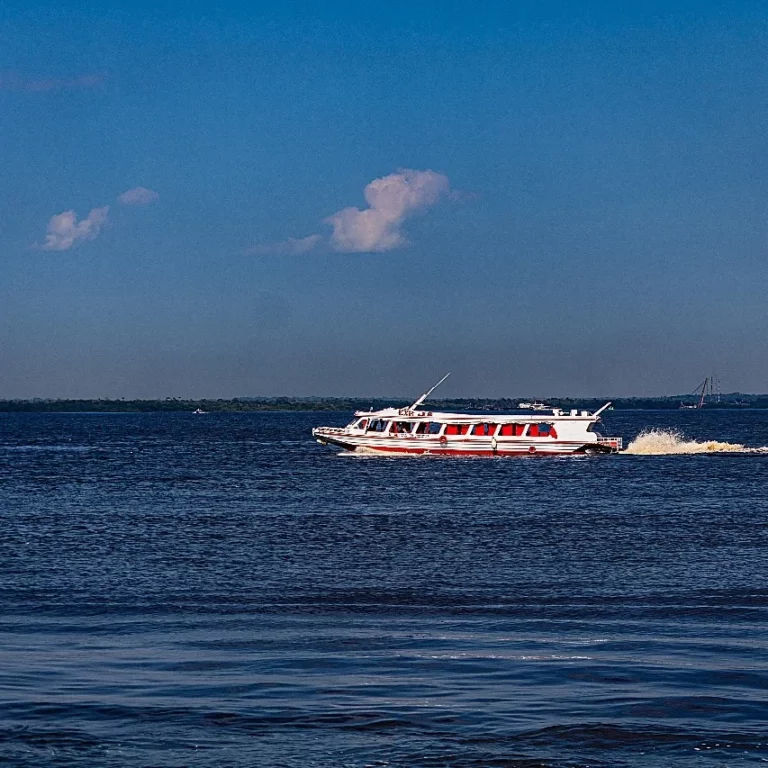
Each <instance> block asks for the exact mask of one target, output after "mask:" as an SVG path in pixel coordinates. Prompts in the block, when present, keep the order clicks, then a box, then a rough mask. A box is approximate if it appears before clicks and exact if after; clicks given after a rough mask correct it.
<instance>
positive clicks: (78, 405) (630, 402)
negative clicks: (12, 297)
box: [0, 392, 768, 413]
mask: <svg viewBox="0 0 768 768" xmlns="http://www.w3.org/2000/svg"><path fill="white" fill-rule="evenodd" d="M609 399H610V398H607V397H604V398H589V397H587V398H557V397H556V398H551V399H549V400H547V401H546V402H547V405H549V406H551V407H554V408H562V409H564V410H570V409H572V408H577V409H587V410H594V409H596V408H599V407H600V406H602V405H604V404H605V403H606V402H607V401H608V400H609ZM526 401H527V402H530V401H531V398H485V397H483V398H454V399H435V400H431V401H430V402H429V404H428V407H429V408H430V409H433V410H436V411H437V410H460V411H466V410H471V411H491V412H492V411H514V410H518V407H517V406H518V403H520V402H526ZM690 401H691V397H690V396H684V395H683V396H680V395H678V396H674V397H671V396H670V397H617V398H614V399H613V400H612V402H613V408H614V409H615V410H617V411H627V410H635V411H636V410H641V411H675V410H678V409H679V408H680V404H681V403H682V402H685V403H690ZM407 404H408V403H407V402H406V399H404V398H363V397H350V398H342V397H258V398H232V399H216V400H205V399H204V400H184V399H179V398H166V399H164V400H108V399H104V400H92V399H83V400H77V399H50V400H48V399H34V400H0V413H184V412H193V411H196V410H200V411H205V412H206V413H215V412H218V413H255V412H261V411H366V410H368V409H370V408H373V409H374V410H378V409H380V408H386V407H390V406H394V407H402V406H404V405H407ZM728 409H739V410H744V409H760V410H763V409H768V395H756V394H743V393H738V392H737V393H732V394H728V395H721V396H720V398H719V400H718V401H716V402H708V403H706V404H705V405H704V410H707V411H709V410H728ZM531 413H535V411H531Z"/></svg>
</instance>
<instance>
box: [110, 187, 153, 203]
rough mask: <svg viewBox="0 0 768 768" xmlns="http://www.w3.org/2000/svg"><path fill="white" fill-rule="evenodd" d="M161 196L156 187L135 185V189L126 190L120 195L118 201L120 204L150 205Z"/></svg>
mask: <svg viewBox="0 0 768 768" xmlns="http://www.w3.org/2000/svg"><path fill="white" fill-rule="evenodd" d="M159 198H160V195H158V194H157V192H155V190H154V189H147V188H146V187H134V188H133V189H129V190H126V191H125V192H123V194H122V195H119V196H118V198H117V202H118V203H120V205H149V204H150V203H154V202H155V200H158V199H159Z"/></svg>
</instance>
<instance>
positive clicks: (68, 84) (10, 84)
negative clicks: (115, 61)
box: [0, 72, 107, 93]
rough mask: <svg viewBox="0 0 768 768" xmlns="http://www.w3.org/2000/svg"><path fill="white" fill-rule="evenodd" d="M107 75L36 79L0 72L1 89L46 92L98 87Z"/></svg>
mask: <svg viewBox="0 0 768 768" xmlns="http://www.w3.org/2000/svg"><path fill="white" fill-rule="evenodd" d="M106 79H107V78H106V75H100V74H88V75H80V76H78V77H71V78H59V77H44V78H39V79H34V78H30V77H24V76H23V75H19V74H18V73H16V72H0V91H20V92H23V93H44V92H46V91H71V90H77V89H79V88H97V87H98V86H100V85H103V84H104V81H105V80H106Z"/></svg>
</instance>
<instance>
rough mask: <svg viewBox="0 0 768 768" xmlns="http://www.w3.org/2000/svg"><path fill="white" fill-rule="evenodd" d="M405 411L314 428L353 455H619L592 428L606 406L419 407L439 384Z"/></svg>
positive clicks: (615, 444)
mask: <svg viewBox="0 0 768 768" xmlns="http://www.w3.org/2000/svg"><path fill="white" fill-rule="evenodd" d="M446 378H447V376H444V377H443V378H442V379H441V380H440V381H439V382H438V383H437V384H435V386H434V387H432V389H430V390H429V391H428V392H425V393H424V394H423V395H422V396H421V397H420V398H419V399H418V400H416V402H415V403H413V404H412V405H410V406H408V407H407V408H384V409H382V410H379V411H373V410H372V411H357V412H356V413H355V416H354V418H353V419H352V421H351V422H350V423H349V424H347V426H346V427H316V428H315V429H313V430H312V434H313V436H314V437H315V438H316V439H317V441H318V442H319V443H322V444H323V445H329V446H336V447H338V448H342V449H344V450H347V451H353V452H355V453H372V454H385V455H386V454H416V455H434V456H521V455H538V456H563V455H567V454H594V453H617V452H618V451H620V450H621V447H622V445H621V442H622V441H621V438H620V437H603V436H602V435H600V434H599V433H598V432H597V431H596V430H595V426H596V424H597V423H598V422H599V421H600V414H601V413H602V412H603V411H604V410H605V409H606V408H608V407H609V406H610V403H606V404H605V405H604V406H603V407H602V408H599V409H598V410H597V411H595V412H594V413H590V412H589V411H577V410H571V411H569V412H567V413H566V412H564V411H562V410H561V409H559V408H551V409H549V411H550V413H548V414H544V413H541V412H537V413H535V414H517V413H509V414H500V413H488V414H469V413H439V412H436V411H427V410H423V409H422V408H421V407H420V406H421V405H422V403H423V402H424V401H425V400H426V399H427V397H428V396H429V395H430V394H431V393H432V392H433V391H434V390H435V388H436V387H437V386H439V385H440V384H441V383H442V382H443V381H445V379H446Z"/></svg>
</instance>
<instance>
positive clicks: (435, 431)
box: [429, 421, 443, 435]
mask: <svg viewBox="0 0 768 768" xmlns="http://www.w3.org/2000/svg"><path fill="white" fill-rule="evenodd" d="M442 427H443V425H442V424H440V423H439V422H437V421H433V422H430V425H429V434H430V435H439V434H440V430H441V429H442Z"/></svg>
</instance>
